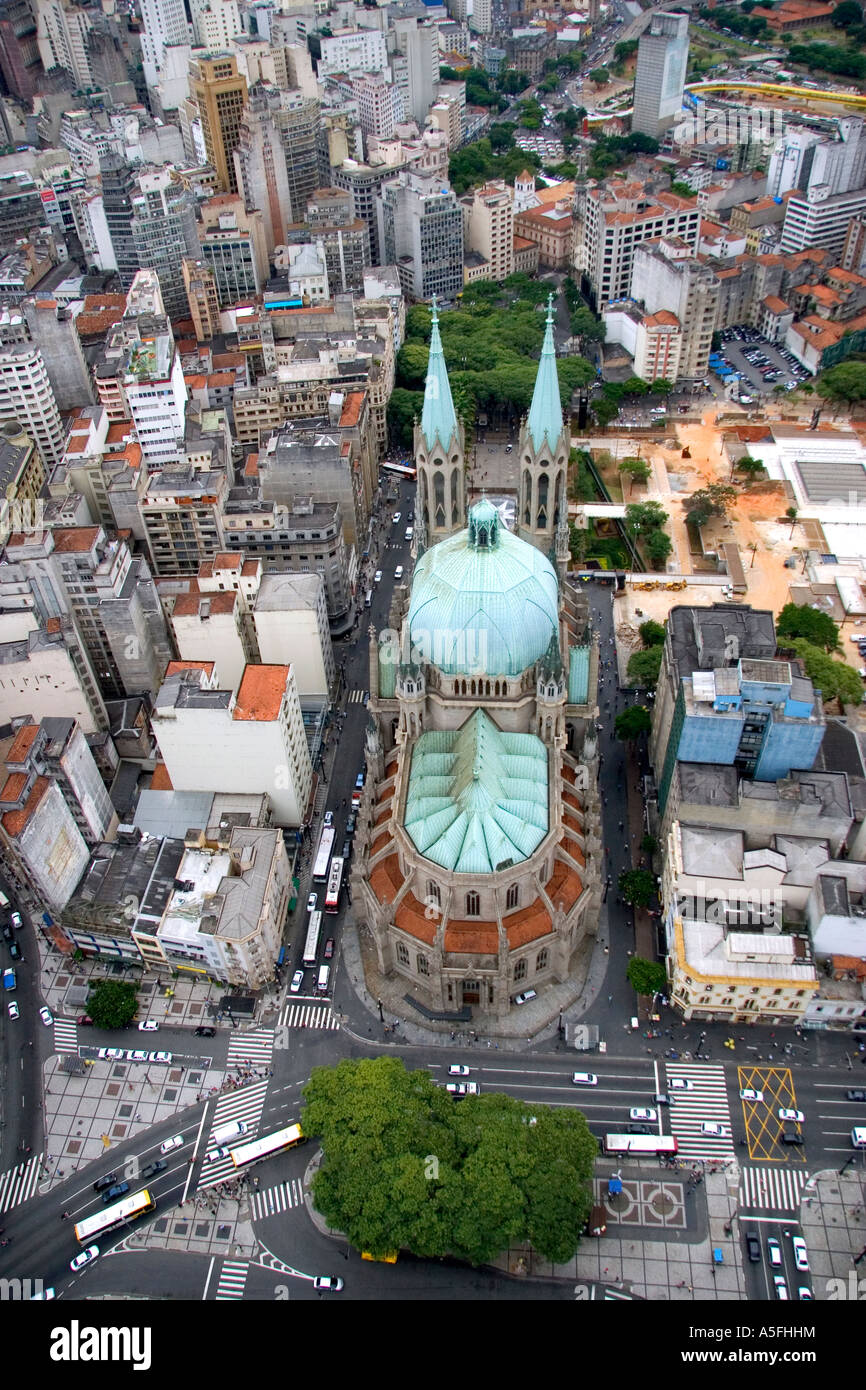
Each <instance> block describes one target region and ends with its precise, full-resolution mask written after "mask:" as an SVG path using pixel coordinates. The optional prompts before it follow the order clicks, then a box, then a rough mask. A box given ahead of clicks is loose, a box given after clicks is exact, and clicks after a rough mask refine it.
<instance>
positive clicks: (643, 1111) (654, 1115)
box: [628, 1105, 659, 1123]
mask: <svg viewBox="0 0 866 1390" xmlns="http://www.w3.org/2000/svg"><path fill="white" fill-rule="evenodd" d="M628 1117H629V1119H630V1120H649V1121H650V1123H652V1122H653V1121H654V1120H657V1119H658V1117H659V1112H658V1111H657V1110H653V1109H651V1107H650V1106H648V1105H633V1106H632V1108H631V1110H629V1112H628Z"/></svg>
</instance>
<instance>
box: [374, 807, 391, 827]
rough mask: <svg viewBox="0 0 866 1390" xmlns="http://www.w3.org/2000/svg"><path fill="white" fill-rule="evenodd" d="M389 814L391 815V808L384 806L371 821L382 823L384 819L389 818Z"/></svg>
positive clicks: (377, 823) (375, 823)
mask: <svg viewBox="0 0 866 1390" xmlns="http://www.w3.org/2000/svg"><path fill="white" fill-rule="evenodd" d="M390 816H391V809H390V806H386V807H385V809H384V810H383V811H380V812H379V814H378V816H376V818H375V819H374V821H373V824H374V825H382V824H383V823H384V822H385V821H386V820H389V819H390Z"/></svg>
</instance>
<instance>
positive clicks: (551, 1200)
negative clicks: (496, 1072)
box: [301, 1057, 597, 1264]
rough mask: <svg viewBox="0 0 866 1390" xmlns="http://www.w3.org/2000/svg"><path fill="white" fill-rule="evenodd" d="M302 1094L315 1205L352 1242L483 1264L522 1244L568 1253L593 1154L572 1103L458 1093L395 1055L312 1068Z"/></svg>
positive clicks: (581, 1220) (557, 1255)
mask: <svg viewBox="0 0 866 1390" xmlns="http://www.w3.org/2000/svg"><path fill="white" fill-rule="evenodd" d="M304 1100H305V1109H304V1112H303V1115H302V1117H301V1123H302V1126H303V1129H304V1133H305V1134H307V1135H308V1136H311V1137H315V1138H317V1139H318V1140H319V1141H320V1142H321V1145H322V1149H323V1151H324V1158H323V1161H322V1165H321V1167H320V1169H319V1171H318V1172H317V1174H316V1176H315V1177H314V1179H313V1199H314V1202H315V1205H316V1209H317V1210H318V1211H320V1212H321V1213H322V1215H323V1216H324V1217H325V1219H326V1220H327V1222H328V1224H329V1225H330V1226H332V1227H333V1228H335V1229H337V1230H340V1231H343V1232H345V1234H346V1235H347V1236H348V1238H349V1240H350V1241H351V1242H352V1244H353V1245H355V1246H356V1247H357V1248H358V1249H360V1250H365V1251H369V1252H370V1253H371V1254H373V1255H375V1256H378V1257H380V1258H381V1257H382V1256H383V1255H385V1254H387V1253H389V1252H390V1251H394V1250H409V1251H411V1252H412V1253H413V1254H415V1255H418V1256H421V1257H423V1258H428V1259H430V1258H436V1257H443V1256H447V1255H452V1256H457V1257H458V1258H460V1259H464V1260H468V1261H469V1262H470V1263H471V1264H482V1263H484V1262H485V1261H487V1260H490V1259H492V1258H493V1257H494V1256H495V1255H497V1254H498V1253H499V1252H500V1251H501V1250H503V1249H504V1248H505V1246H506V1245H507V1244H508V1243H509V1242H516V1241H523V1240H528V1241H531V1242H532V1244H533V1246H534V1247H535V1249H536V1250H537V1251H538V1252H539V1254H541V1255H542V1256H543V1258H546V1259H548V1260H553V1261H556V1262H558V1263H561V1262H563V1261H565V1260H567V1259H569V1258H570V1257H571V1256H572V1255H573V1254H574V1251H575V1250H576V1248H577V1245H578V1241H579V1238H580V1233H581V1231H582V1229H583V1227H584V1225H585V1222H586V1219H587V1216H588V1214H589V1210H590V1207H591V1205H592V1192H591V1184H590V1180H591V1176H592V1168H593V1162H594V1159H595V1155H596V1151H597V1144H596V1141H595V1139H594V1138H593V1136H592V1135H591V1134H590V1132H589V1129H588V1127H587V1123H586V1120H585V1118H584V1116H583V1115H582V1114H581V1113H580V1111H578V1110H574V1109H571V1108H566V1107H560V1108H552V1107H547V1106H544V1105H535V1104H525V1103H523V1102H522V1101H518V1100H514V1099H513V1098H512V1097H511V1096H505V1095H494V1094H490V1095H480V1096H469V1097H467V1098H466V1099H465V1100H462V1101H456V1100H454V1099H453V1098H452V1096H451V1095H449V1094H448V1093H447V1092H446V1091H445V1089H444V1087H442V1086H437V1085H435V1084H434V1082H433V1079H432V1077H431V1076H430V1073H429V1072H427V1071H407V1070H406V1067H405V1066H404V1064H403V1062H402V1061H401V1060H400V1059H399V1058H396V1057H378V1058H363V1059H361V1060H359V1061H356V1060H352V1059H349V1058H345V1059H344V1060H343V1061H341V1062H340V1063H338V1065H337V1066H335V1067H317V1068H316V1069H315V1070H314V1071H313V1074H312V1076H311V1078H310V1080H309V1082H308V1083H307V1085H306V1086H305V1087H304Z"/></svg>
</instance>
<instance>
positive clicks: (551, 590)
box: [409, 499, 559, 677]
mask: <svg viewBox="0 0 866 1390" xmlns="http://www.w3.org/2000/svg"><path fill="white" fill-rule="evenodd" d="M558 611H559V585H558V582H557V578H556V571H555V570H554V568H553V566H552V565H551V563H550V561H549V560H548V559H547V558H546V556H544V555H542V553H541V551H540V550H536V549H535V547H534V546H532V545H530V544H529V543H528V542H527V541H522V540H520V539H518V537H517V536H515V535H512V533H511V532H510V531H509V530H507V528H506V527H505V526H504V525H503V524H502V522H501V520H500V517H499V513H498V512H497V510H496V508H495V507H494V506H492V504H491V503H490V502H488V501H487V500H486V499H485V500H482V501H481V502H478V503H476V504H475V506H473V507H471V508H470V511H469V526H468V528H467V529H466V530H465V531H458V532H457V533H456V534H455V535H453V536H449V537H448V539H447V540H444V541H440V542H439V544H438V545H434V546H433V548H432V549H431V550H428V551H427V552H426V553H425V554H424V555H423V556H422V558H421V559H420V560H419V562H418V564H417V566H416V569H415V575H414V578H413V581H412V601H411V603H410V605H409V633H410V636H411V640H412V643H413V645H414V646H416V647H417V648H418V650H419V652H420V653H421V655H422V656H423V658H424V659H425V660H428V661H431V662H433V664H434V665H435V666H438V667H439V669H440V670H441V671H443V672H444V673H445V674H446V675H452V676H453V675H462V674H471V675H487V676H494V677H495V676H503V675H504V676H517V675H520V673H521V672H522V671H525V670H526V669H527V668H528V667H530V666H533V665H534V664H535V662H536V661H537V660H538V659H539V657H542V656H544V654H545V652H546V651H547V649H548V647H549V646H550V639H551V637H553V636H555V635H556V634H557V632H558V628H559V623H558Z"/></svg>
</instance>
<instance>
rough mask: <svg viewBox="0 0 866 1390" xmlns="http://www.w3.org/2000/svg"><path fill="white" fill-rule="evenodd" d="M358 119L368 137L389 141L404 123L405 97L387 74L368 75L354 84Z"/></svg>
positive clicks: (361, 77) (353, 89)
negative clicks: (402, 122)
mask: <svg viewBox="0 0 866 1390" xmlns="http://www.w3.org/2000/svg"><path fill="white" fill-rule="evenodd" d="M352 91H353V93H354V95H355V98H356V99H357V102H358V119H359V120H360V122H361V129H362V130H363V132H364V134H365V135H366V136H368V137H369V136H371V135H375V136H376V137H377V139H379V140H390V139H391V138H392V136H393V134H394V130H395V127H396V126H398V125H399V124H400V122H401V121H402V120H403V95H402V93H401V91H400V88H399V87H396V86H395V85H394V83H393V82H391V81H390V80H389V78H388V76H387V74H386V73H384V72H365V73H362V74H360V75H359V76H358V77H356V78H355V79H354V81H353V82H352Z"/></svg>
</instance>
